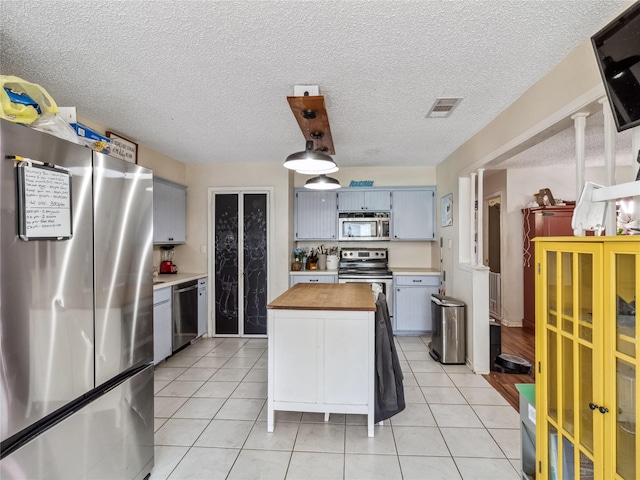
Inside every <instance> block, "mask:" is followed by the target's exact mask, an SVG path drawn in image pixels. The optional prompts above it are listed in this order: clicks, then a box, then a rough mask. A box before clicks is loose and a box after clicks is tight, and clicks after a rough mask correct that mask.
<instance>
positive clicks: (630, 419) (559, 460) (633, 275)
mask: <svg viewBox="0 0 640 480" xmlns="http://www.w3.org/2000/svg"><path fill="white" fill-rule="evenodd" d="M535 242H536V259H537V260H538V264H537V265H536V269H537V271H536V312H537V313H536V368H537V372H536V421H537V424H536V439H537V445H536V460H537V467H538V469H537V470H538V472H537V475H536V478H537V479H549V480H571V479H576V480H582V479H594V480H598V479H602V480H622V479H624V480H637V479H638V478H640V463H639V459H640V442H639V441H638V438H637V419H638V411H640V396H639V395H638V380H639V374H638V370H639V367H640V361H639V359H638V354H639V352H638V334H637V328H636V320H637V318H638V316H637V313H636V304H637V299H638V298H640V278H638V277H639V275H640V237H632V236H620V237H545V238H539V239H535Z"/></svg>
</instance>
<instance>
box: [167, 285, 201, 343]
mask: <svg viewBox="0 0 640 480" xmlns="http://www.w3.org/2000/svg"><path fill="white" fill-rule="evenodd" d="M172 288H173V341H172V344H171V350H172V351H173V352H175V351H176V350H179V349H180V348H182V347H184V346H185V345H187V344H188V343H189V342H191V340H193V339H194V338H196V337H197V336H198V281H197V280H192V281H189V282H184V283H179V284H178V285H174V286H173V287H172Z"/></svg>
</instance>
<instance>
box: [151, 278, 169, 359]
mask: <svg viewBox="0 0 640 480" xmlns="http://www.w3.org/2000/svg"><path fill="white" fill-rule="evenodd" d="M171 312H172V310H171V287H166V288H160V289H158V290H154V291H153V363H154V364H157V363H158V362H161V361H162V360H164V359H165V358H167V357H168V356H170V355H171V329H172V324H171V318H172V317H171V315H172V313H171Z"/></svg>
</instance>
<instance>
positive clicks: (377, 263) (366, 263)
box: [338, 248, 393, 315]
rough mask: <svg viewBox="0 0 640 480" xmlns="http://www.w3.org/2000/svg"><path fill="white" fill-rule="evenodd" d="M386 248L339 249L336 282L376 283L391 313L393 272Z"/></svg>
mask: <svg viewBox="0 0 640 480" xmlns="http://www.w3.org/2000/svg"><path fill="white" fill-rule="evenodd" d="M388 259H389V251H388V250H387V249H386V248H345V249H343V250H341V251H340V263H339V264H338V283H377V284H379V285H380V286H381V287H382V292H383V293H384V294H385V296H386V297H387V306H388V308H389V313H390V314H391V315H393V274H392V273H391V270H389V262H388Z"/></svg>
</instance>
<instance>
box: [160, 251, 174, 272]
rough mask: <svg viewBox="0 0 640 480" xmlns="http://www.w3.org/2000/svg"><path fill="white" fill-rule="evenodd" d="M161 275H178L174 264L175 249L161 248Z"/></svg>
mask: <svg viewBox="0 0 640 480" xmlns="http://www.w3.org/2000/svg"><path fill="white" fill-rule="evenodd" d="M160 273H178V268H177V267H176V266H175V264H174V263H173V247H172V246H167V247H160Z"/></svg>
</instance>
